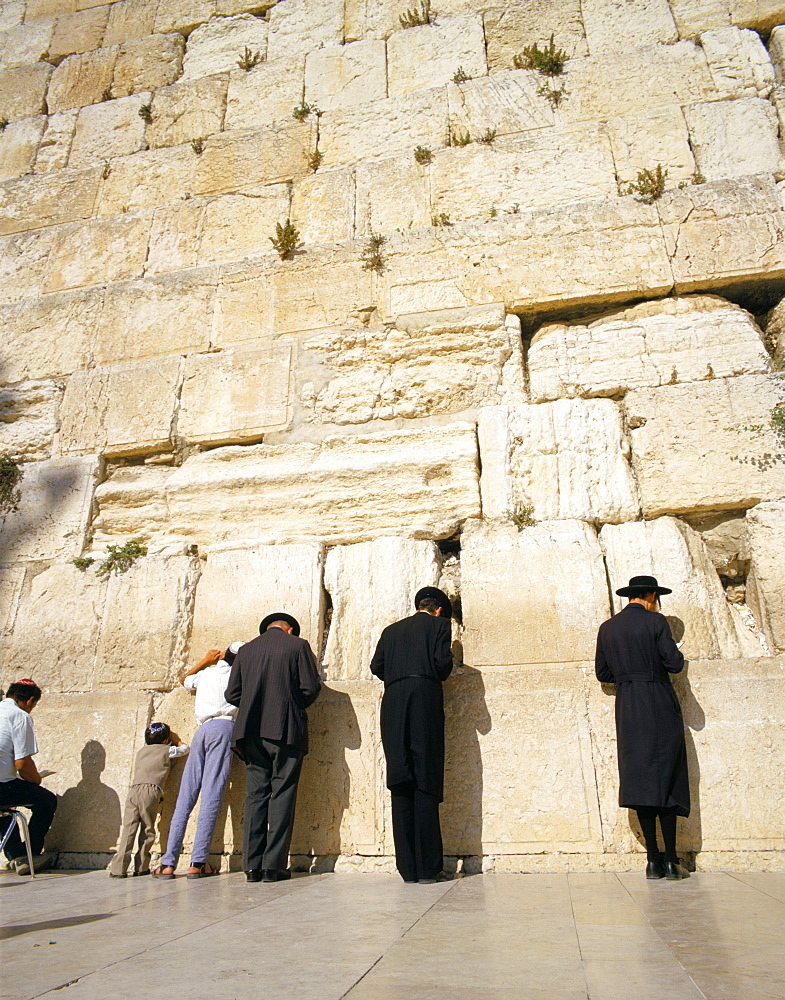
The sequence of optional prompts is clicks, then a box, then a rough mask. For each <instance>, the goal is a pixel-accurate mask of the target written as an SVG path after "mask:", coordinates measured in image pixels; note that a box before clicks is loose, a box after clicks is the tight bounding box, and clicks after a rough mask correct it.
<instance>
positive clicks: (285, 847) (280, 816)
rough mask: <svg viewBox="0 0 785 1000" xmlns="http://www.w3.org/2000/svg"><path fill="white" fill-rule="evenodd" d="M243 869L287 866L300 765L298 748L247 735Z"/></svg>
mask: <svg viewBox="0 0 785 1000" xmlns="http://www.w3.org/2000/svg"><path fill="white" fill-rule="evenodd" d="M242 749H243V753H244V754H245V760H246V767H245V780H246V795H245V823H244V829H243V867H244V868H245V870H246V871H250V870H251V869H254V868H256V869H258V868H276V869H278V870H283V869H284V868H287V867H288V866H289V845H290V843H291V841H292V828H293V826H294V809H295V806H296V804H297V782H298V781H299V780H300V769H301V768H302V766H303V752H302V750H300V749H299V748H298V747H293V746H289V745H288V744H286V743H281V742H280V740H265V739H260V738H259V737H253V736H246V738H245V739H244V740H243V747H242Z"/></svg>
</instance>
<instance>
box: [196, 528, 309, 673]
mask: <svg viewBox="0 0 785 1000" xmlns="http://www.w3.org/2000/svg"><path fill="white" fill-rule="evenodd" d="M323 564H324V549H323V547H322V546H321V545H319V544H308V545H259V544H253V543H251V542H249V543H247V544H246V543H243V545H242V546H241V547H235V546H231V545H226V546H217V547H212V548H210V549H209V550H208V552H207V562H206V563H205V564H204V568H203V570H202V575H201V577H200V579H199V585H198V587H197V588H196V605H195V607H194V622H193V633H192V636H191V645H190V654H189V655H190V659H191V661H193V662H195V661H196V660H197V659H198V658H200V657H201V656H203V655H204V653H205V651H206V650H208V649H217V648H221V649H223V648H225V647H226V646H228V645H229V644H230V643H232V642H234V641H235V640H239V639H242V640H243V641H244V642H249V641H250V640H251V639H253V638H254V637H255V636H257V635H258V634H259V622H260V621H261V620H262V618H264V617H265V615H268V614H271V613H272V612H274V611H288V612H289V614H291V615H294V617H295V618H296V619H297V621H298V622H299V623H300V635H301V636H302V638H303V639H307V641H308V642H309V643H310V645H311V649H313V652H314V655H315V656H316V657H318V656H319V651H320V646H321V636H322V626H323V621H322V618H323V613H324V595H323V593H322V567H323Z"/></svg>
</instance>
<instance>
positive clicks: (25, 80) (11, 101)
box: [0, 62, 57, 122]
mask: <svg viewBox="0 0 785 1000" xmlns="http://www.w3.org/2000/svg"><path fill="white" fill-rule="evenodd" d="M51 75H52V67H51V66H50V65H49V63H43V62H42V63H34V64H33V65H32V66H17V67H16V68H15V69H6V70H2V71H0V107H2V109H3V116H4V117H5V118H7V119H8V120H9V121H10V122H12V121H16V120H17V119H18V118H30V117H32V116H33V115H40V114H42V113H43V112H45V110H46V91H47V87H48V86H49V78H50V76H51ZM49 110H50V111H56V110H57V109H56V108H53V107H52V106H51V105H50V106H49Z"/></svg>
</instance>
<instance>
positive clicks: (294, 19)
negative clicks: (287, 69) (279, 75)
mask: <svg viewBox="0 0 785 1000" xmlns="http://www.w3.org/2000/svg"><path fill="white" fill-rule="evenodd" d="M341 44H343V0H324V2H323V3H319V4H313V3H311V2H310V0H287V3H285V4H276V5H275V6H274V7H273V8H272V10H271V11H270V31H269V34H268V36H267V55H268V56H269V58H270V59H299V58H303V57H304V56H306V55H307V54H308V53H309V52H310V51H311V49H321V48H323V47H324V46H325V45H341Z"/></svg>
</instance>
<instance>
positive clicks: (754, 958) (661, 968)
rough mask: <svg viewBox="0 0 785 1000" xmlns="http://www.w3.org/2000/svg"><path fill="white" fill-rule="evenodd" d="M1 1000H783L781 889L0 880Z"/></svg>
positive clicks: (694, 881) (528, 882)
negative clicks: (53, 998) (158, 999)
mask: <svg viewBox="0 0 785 1000" xmlns="http://www.w3.org/2000/svg"><path fill="white" fill-rule="evenodd" d="M0 890H1V891H2V897H1V898H2V900H3V903H2V914H3V924H4V928H5V929H4V931H3V935H2V936H3V951H2V955H3V963H2V965H3V978H2V997H3V998H7V1000H33V998H36V997H42V996H47V997H48V996H53V995H54V994H55V992H56V991H63V990H64V988H65V987H67V992H65V991H63V992H60V993H58V996H59V997H61V998H64V1000H65V998H67V1000H126V998H133V1000H142V998H146V997H153V996H168V997H172V998H173V1000H202V998H205V1000H207V998H209V1000H252V998H253V1000H256V998H258V997H264V998H269V1000H289V998H292V1000H295V998H296V1000H339V998H342V997H347V998H351V1000H490V998H502V1000H513V998H515V1000H519V998H520V1000H528V998H543V1000H579V998H581V1000H586V998H589V1000H632V998H635V1000H664V998H667V1000H701V998H706V1000H782V998H783V997H785V948H784V947H783V943H785V942H784V941H783V938H784V937H785V873H777V874H743V875H742V874H728V873H712V874H706V873H701V874H698V875H694V876H693V877H692V878H691V879H689V881H684V882H679V883H668V882H664V881H663V882H647V881H646V880H645V879H644V878H643V875H642V874H638V873H635V874H620V875H614V874H575V875H485V876H472V877H465V878H462V879H459V880H457V881H454V882H449V883H443V884H438V885H431V886H424V885H414V886H411V885H404V884H403V883H402V882H401V881H400V880H399V879H398V878H397V877H395V876H392V875H356V874H347V875H343V874H341V875H315V876H297V877H295V878H294V879H293V880H292V881H291V882H288V883H277V884H272V885H265V884H258V885H249V884H248V883H247V882H246V881H245V878H244V876H243V875H242V874H241V873H233V874H230V875H221V876H219V877H217V878H214V879H207V880H203V881H187V880H186V879H185V878H184V877H181V878H177V879H176V880H175V881H173V882H163V883H161V882H153V881H152V880H151V879H147V878H144V879H128V880H126V881H125V882H119V881H110V879H109V878H108V877H107V875H106V873H105V872H75V873H66V872H55V873H52V874H42V875H41V876H39V877H37V878H36V879H35V882H30V881H29V880H27V879H21V878H18V877H16V876H12V875H8V874H4V875H3V876H2V877H0Z"/></svg>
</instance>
